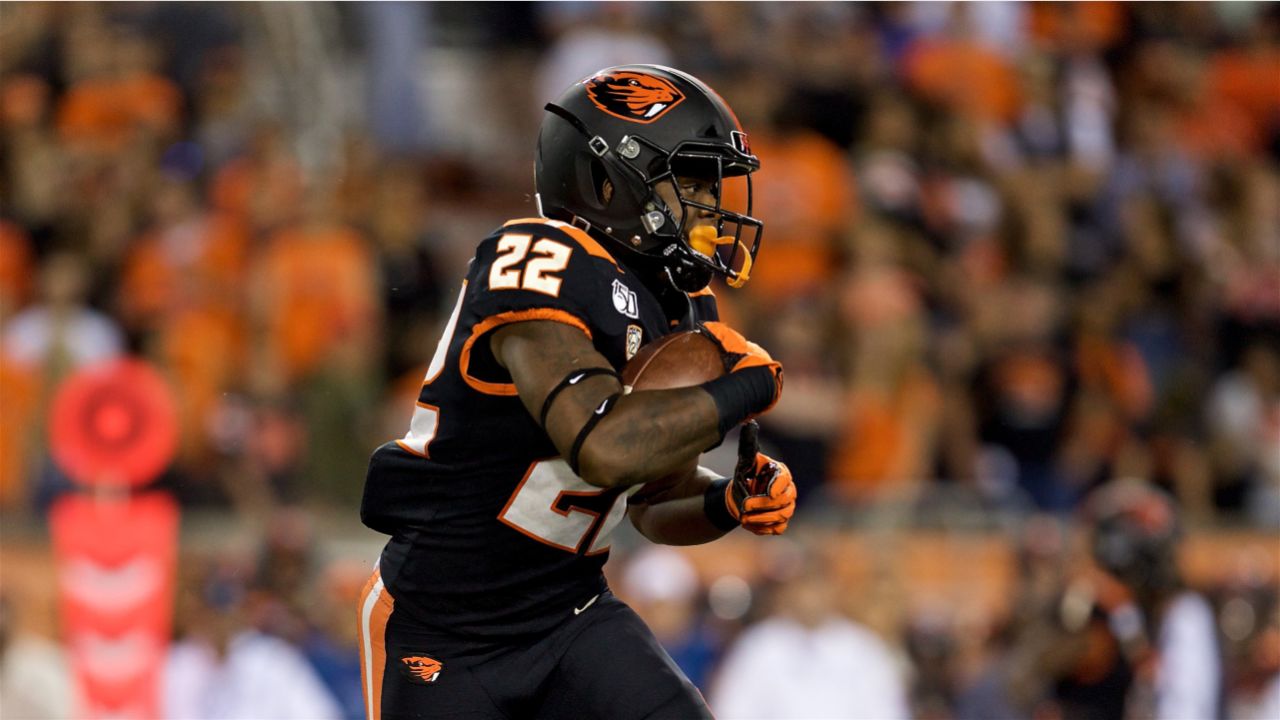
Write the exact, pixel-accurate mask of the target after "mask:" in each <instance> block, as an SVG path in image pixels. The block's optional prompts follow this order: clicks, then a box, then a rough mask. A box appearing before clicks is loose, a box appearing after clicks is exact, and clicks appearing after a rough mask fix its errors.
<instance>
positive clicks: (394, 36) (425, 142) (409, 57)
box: [359, 2, 432, 154]
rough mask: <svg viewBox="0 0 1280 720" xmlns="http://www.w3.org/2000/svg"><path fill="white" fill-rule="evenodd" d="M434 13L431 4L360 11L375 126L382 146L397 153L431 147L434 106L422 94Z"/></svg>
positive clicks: (397, 4)
mask: <svg viewBox="0 0 1280 720" xmlns="http://www.w3.org/2000/svg"><path fill="white" fill-rule="evenodd" d="M431 12H432V11H431V5H430V4H429V3H414V2H395V3H370V4H367V5H361V6H360V7H359V13H360V17H361V18H362V19H363V20H364V32H365V36H366V40H365V47H366V48H368V52H369V83H368V84H369V112H368V116H369V119H370V126H371V130H372V133H373V137H374V138H375V139H376V140H377V141H378V143H379V144H380V145H381V146H382V147H383V148H385V149H386V150H388V151H391V152H393V153H397V154H401V153H403V154H414V153H418V152H422V151H423V150H425V149H427V148H429V147H431V144H432V143H431V139H432V138H431V118H430V116H429V115H428V114H427V108H428V107H429V105H427V103H426V102H425V101H424V99H423V98H422V96H421V94H420V92H419V77H420V76H421V75H422V74H423V71H424V66H423V61H424V57H423V50H424V49H426V46H427V40H428V37H429V33H430V31H431V29H432V23H431Z"/></svg>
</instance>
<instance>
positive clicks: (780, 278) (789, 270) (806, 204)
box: [725, 131, 857, 302]
mask: <svg viewBox="0 0 1280 720" xmlns="http://www.w3.org/2000/svg"><path fill="white" fill-rule="evenodd" d="M751 146H752V150H753V151H754V152H755V153H756V155H757V156H758V157H759V158H760V164H761V167H763V168H765V169H766V170H765V172H762V173H760V174H759V175H758V176H756V177H754V178H753V179H752V182H753V202H754V206H753V207H752V210H751V212H752V214H753V215H754V216H755V217H757V218H760V219H761V220H762V221H764V224H765V236H764V242H763V244H762V245H761V246H760V256H759V258H758V259H759V262H758V263H757V265H756V267H755V268H754V269H753V270H752V272H751V282H750V284H749V285H747V287H748V288H749V289H750V291H751V294H752V295H753V296H755V297H758V298H761V299H762V300H764V301H765V302H772V301H776V300H781V299H785V298H786V297H789V296H794V295H798V294H803V293H805V292H808V291H812V290H813V289H814V288H817V287H819V286H820V285H821V284H822V283H825V282H827V281H828V280H830V279H831V277H832V275H833V273H834V271H835V270H836V264H835V262H834V260H835V254H834V248H835V244H836V240H837V239H838V236H839V234H840V232H841V231H842V230H843V229H844V228H846V227H848V226H849V224H850V223H851V222H852V221H853V220H854V218H855V216H856V214H857V204H856V200H857V198H856V192H855V189H854V182H853V173H852V170H851V168H850V167H849V163H848V159H847V157H846V156H845V154H844V153H843V152H842V151H841V150H840V148H838V147H836V146H835V145H834V144H833V143H831V142H830V141H829V140H827V139H826V138H824V137H822V136H820V135H818V134H816V133H812V132H807V131H804V132H797V133H795V134H791V135H787V136H768V135H762V136H759V137H757V136H754V135H753V136H752V138H751ZM743 190H745V185H741V186H740V185H738V184H734V183H730V184H728V185H727V186H726V191H725V194H726V202H725V204H726V206H727V207H730V208H733V209H738V208H742V209H745V207H746V204H745V201H744V199H743V197H742V196H743V195H744V193H743Z"/></svg>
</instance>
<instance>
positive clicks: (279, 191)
mask: <svg viewBox="0 0 1280 720" xmlns="http://www.w3.org/2000/svg"><path fill="white" fill-rule="evenodd" d="M302 194H303V193H302V171H301V170H300V169H299V168H298V165H297V163H295V162H293V160H292V159H289V158H285V157H270V158H268V159H263V160H259V159H255V158H250V157H240V158H236V159H234V160H232V161H230V162H228V163H226V164H225V165H223V166H222V168H221V169H219V170H218V172H217V173H216V174H215V175H214V177H213V181H212V183H210V186H209V200H210V202H211V204H212V205H213V207H214V208H215V209H217V210H219V211H222V212H225V213H229V214H230V215H232V216H234V217H236V218H238V219H239V220H241V221H243V222H246V223H249V224H250V225H252V226H253V227H257V228H265V227H270V226H272V225H274V224H275V223H276V222H279V221H284V220H288V219H292V218H294V217H296V216H297V213H298V210H299V208H301V206H302Z"/></svg>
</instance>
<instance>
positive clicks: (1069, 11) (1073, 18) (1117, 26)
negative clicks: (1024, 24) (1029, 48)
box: [1028, 2, 1125, 48]
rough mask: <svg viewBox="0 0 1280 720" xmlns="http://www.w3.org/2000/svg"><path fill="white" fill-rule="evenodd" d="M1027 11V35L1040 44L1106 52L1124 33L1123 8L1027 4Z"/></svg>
mask: <svg viewBox="0 0 1280 720" xmlns="http://www.w3.org/2000/svg"><path fill="white" fill-rule="evenodd" d="M1028 9H1029V10H1030V12H1031V35H1032V36H1033V37H1035V38H1036V39H1037V40H1040V41H1041V42H1048V43H1052V44H1055V45H1059V46H1061V45H1063V44H1069V45H1078V44H1084V45H1085V46H1086V47H1088V48H1109V47H1111V46H1112V45H1115V44H1116V43H1117V42H1119V41H1120V39H1121V38H1122V37H1123V35H1124V32H1125V15H1124V8H1123V7H1122V6H1121V5H1120V3H1118V2H1068V3H1049V2H1044V3H1030V4H1029V6H1028Z"/></svg>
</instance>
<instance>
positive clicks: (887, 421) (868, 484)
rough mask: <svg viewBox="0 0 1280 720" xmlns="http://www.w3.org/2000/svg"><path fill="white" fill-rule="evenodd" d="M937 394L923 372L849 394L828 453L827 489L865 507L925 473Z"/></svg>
mask: <svg viewBox="0 0 1280 720" xmlns="http://www.w3.org/2000/svg"><path fill="white" fill-rule="evenodd" d="M941 402H942V400H941V392H940V390H939V389H938V386H937V382H936V381H935V380H934V379H933V377H932V376H931V375H930V374H929V372H928V371H926V370H924V369H917V370H912V371H908V372H907V374H906V375H905V376H904V377H903V378H902V379H901V381H900V382H899V383H898V385H897V386H896V387H892V388H887V387H881V386H878V385H877V386H873V387H872V386H868V387H863V388H854V389H852V390H850V391H849V393H848V400H847V407H848V412H847V414H846V416H845V421H844V425H843V428H842V430H841V432H840V434H839V435H838V436H837V440H836V442H835V443H834V445H833V447H832V457H831V468H830V476H831V478H832V489H833V490H834V491H835V493H836V494H837V495H838V496H840V497H842V498H843V499H845V500H848V501H855V502H867V501H871V500H874V499H875V498H876V496H877V495H879V494H881V493H883V492H885V491H888V490H892V489H893V488H902V487H904V486H906V485H909V484H910V483H913V482H918V481H920V480H921V479H923V478H925V477H926V476H927V475H928V473H929V472H930V468H929V467H928V463H929V461H930V459H931V458H930V457H928V454H929V444H930V443H931V440H930V438H932V437H933V434H934V433H933V432H932V430H931V429H930V424H931V422H932V419H933V418H936V417H937V415H938V410H939V406H940V405H941Z"/></svg>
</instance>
